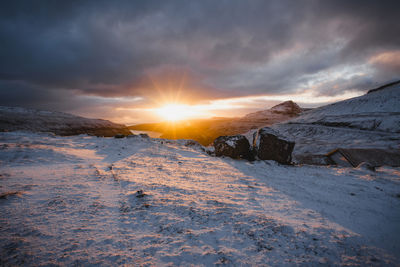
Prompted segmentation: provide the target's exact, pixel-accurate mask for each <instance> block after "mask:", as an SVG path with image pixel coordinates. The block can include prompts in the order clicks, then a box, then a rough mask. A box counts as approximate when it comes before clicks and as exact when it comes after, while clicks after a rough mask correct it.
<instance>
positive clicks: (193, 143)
mask: <svg viewBox="0 0 400 267" xmlns="http://www.w3.org/2000/svg"><path fill="white" fill-rule="evenodd" d="M184 146H187V147H192V148H194V149H197V150H201V151H203V152H204V151H206V149H205V148H204V146H202V145H201V144H200V143H199V142H197V141H195V140H186V142H185V144H184Z"/></svg>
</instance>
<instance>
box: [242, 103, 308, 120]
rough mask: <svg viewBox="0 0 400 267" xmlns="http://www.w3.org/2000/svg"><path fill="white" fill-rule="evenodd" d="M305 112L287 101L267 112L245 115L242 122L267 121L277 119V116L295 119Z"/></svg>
mask: <svg viewBox="0 0 400 267" xmlns="http://www.w3.org/2000/svg"><path fill="white" fill-rule="evenodd" d="M302 111H303V110H302V109H301V108H300V107H299V106H298V105H297V104H296V103H294V102H293V101H291V100H289V101H285V102H283V103H280V104H278V105H276V106H273V107H272V108H270V109H267V110H261V111H257V112H253V113H249V114H247V115H245V116H244V117H243V118H242V120H265V119H270V118H272V117H276V116H277V114H280V115H287V116H288V117H295V116H297V115H299V114H300V113H301V112H302Z"/></svg>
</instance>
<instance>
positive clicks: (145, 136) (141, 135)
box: [139, 133, 150, 138]
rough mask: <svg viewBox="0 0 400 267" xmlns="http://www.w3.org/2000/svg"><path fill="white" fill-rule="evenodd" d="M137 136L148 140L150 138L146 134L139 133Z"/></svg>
mask: <svg viewBox="0 0 400 267" xmlns="http://www.w3.org/2000/svg"><path fill="white" fill-rule="evenodd" d="M139 136H140V137H141V138H150V136H149V135H148V134H146V133H141V134H139Z"/></svg>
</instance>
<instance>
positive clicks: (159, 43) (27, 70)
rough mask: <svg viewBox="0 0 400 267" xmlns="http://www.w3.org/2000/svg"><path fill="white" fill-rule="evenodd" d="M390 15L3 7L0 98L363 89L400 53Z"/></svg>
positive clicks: (227, 8) (355, 6) (355, 5)
mask: <svg viewBox="0 0 400 267" xmlns="http://www.w3.org/2000/svg"><path fill="white" fill-rule="evenodd" d="M399 17H400V4H399V2H398V1H365V0H364V1H339V0H335V1H313V0H309V1H307V0H304V1H261V0H260V1H257V0H256V1H211V0H210V1H207V0H205V1H183V0H181V1H179V0H176V1H168V0H166V1H8V2H3V3H2V4H1V6H0V81H1V83H0V86H1V87H0V90H1V96H2V97H1V101H0V104H3V105H4V104H14V105H15V104H20V105H29V106H45V105H47V103H58V104H56V105H54V106H58V107H64V106H66V105H70V106H72V107H75V106H79V105H81V103H80V102H79V100H77V99H78V97H77V96H79V95H91V96H96V95H97V96H104V97H117V96H145V97H149V98H156V97H157V95H159V94H164V95H174V94H175V95H176V94H178V93H177V91H178V89H179V94H180V95H181V96H183V97H184V98H188V99H192V100H193V99H207V98H218V97H232V96H241V95H257V94H279V93H290V92H297V91H299V90H301V89H304V88H305V87H306V86H308V85H310V86H311V84H312V81H313V79H316V75H317V74H321V77H325V78H324V79H325V80H323V78H321V77H320V76H318V82H317V85H315V83H314V85H313V86H314V87H313V88H315V89H316V90H319V93H320V94H340V93H341V92H343V91H344V90H350V89H364V87H363V86H366V85H369V84H372V83H374V82H385V81H386V80H390V79H395V78H396V76H400V70H399V68H398V65H396V63H395V62H394V61H393V60H390V58H389V59H388V58H387V57H388V56H386V58H385V57H381V58H380V59H379V55H381V54H382V53H385V52H387V51H392V53H398V51H400V23H399ZM389 57H390V56H389ZM373 59H375V61H374V60H373ZM360 66H366V67H365V69H368V68H369V71H366V72H365V73H363V75H360V74H359V71H357V73H355V74H354V75H351V72H352V69H351V68H356V69H357V68H358V69H359V68H360ZM388 68H389V69H390V71H387V70H388ZM339 69H347V73H346V77H339V78H335V76H334V75H332V76H329V73H337V72H338V70H339ZM332 77H333V78H332ZM321 79H322V80H321ZM182 80H184V82H183V83H182ZM155 84H156V85H157V86H155ZM160 84H162V85H160ZM332 87H335V88H337V89H335V90H330V88H332ZM10 88H13V89H10ZM366 89H368V88H366ZM16 92H18V93H16ZM62 103H63V104H62ZM70 109H72V108H70Z"/></svg>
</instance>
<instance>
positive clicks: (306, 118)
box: [291, 83, 400, 133]
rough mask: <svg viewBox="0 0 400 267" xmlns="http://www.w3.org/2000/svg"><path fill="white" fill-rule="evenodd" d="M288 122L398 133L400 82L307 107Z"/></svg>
mask: <svg viewBox="0 0 400 267" xmlns="http://www.w3.org/2000/svg"><path fill="white" fill-rule="evenodd" d="M291 123H302V124H304V123H308V124H318V125H328V126H342V127H349V128H356V129H361V130H374V131H384V132H397V133H400V83H397V84H394V85H392V86H388V87H386V88H384V89H382V90H379V91H375V92H371V93H368V94H365V95H363V96H360V97H355V98H351V99H348V100H344V101H341V102H336V103H334V104H331V105H327V106H323V107H320V108H316V109H313V110H310V111H308V112H305V113H304V114H302V115H301V116H299V117H297V118H295V119H293V120H291Z"/></svg>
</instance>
